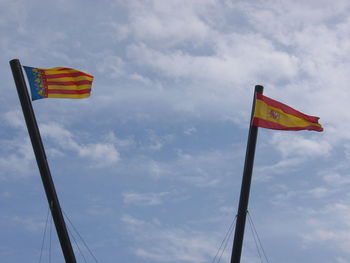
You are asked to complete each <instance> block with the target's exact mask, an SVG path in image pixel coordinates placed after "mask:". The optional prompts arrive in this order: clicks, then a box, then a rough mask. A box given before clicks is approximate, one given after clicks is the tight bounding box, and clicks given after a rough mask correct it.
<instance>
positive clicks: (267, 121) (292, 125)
mask: <svg viewBox="0 0 350 263" xmlns="http://www.w3.org/2000/svg"><path fill="white" fill-rule="evenodd" d="M318 120H319V118H318V117H314V116H310V115H306V114H304V113H301V112H300V111H297V110H295V109H293V108H291V107H289V106H287V105H285V104H283V103H281V102H278V101H275V100H273V99H270V98H268V97H266V96H264V95H262V94H260V93H257V94H256V100H255V110H254V117H253V125H255V126H258V127H262V128H267V129H273V130H289V131H299V130H312V131H319V132H321V131H323V128H322V126H321V125H320V124H319V123H318Z"/></svg>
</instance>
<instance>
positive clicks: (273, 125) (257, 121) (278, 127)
mask: <svg viewBox="0 0 350 263" xmlns="http://www.w3.org/2000/svg"><path fill="white" fill-rule="evenodd" d="M253 125H254V126H257V127H261V128H267V129H273V130H286V131H301V130H309V131H319V132H321V131H323V128H322V127H319V126H315V125H308V126H303V127H288V126H284V125H281V124H278V123H275V122H272V121H267V120H263V119H260V118H256V117H255V118H254V119H253Z"/></svg>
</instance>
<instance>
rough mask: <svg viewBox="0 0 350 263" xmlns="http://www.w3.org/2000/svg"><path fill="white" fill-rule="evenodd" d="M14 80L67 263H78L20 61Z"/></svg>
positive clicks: (14, 68)
mask: <svg viewBox="0 0 350 263" xmlns="http://www.w3.org/2000/svg"><path fill="white" fill-rule="evenodd" d="M10 65H11V69H12V74H13V78H14V80H15V84H16V88H17V93H18V97H19V100H20V102H21V106H22V111H23V115H24V118H25V121H26V124H27V129H28V133H29V136H30V140H31V142H32V146H33V150H34V154H35V158H36V162H37V164H38V167H39V171H40V175H41V180H42V182H43V185H44V188H45V192H46V197H47V201H48V202H49V207H50V210H51V214H52V217H53V220H54V223H55V226H56V231H57V235H58V238H59V240H60V244H61V248H62V251H63V255H64V258H65V261H66V263H76V259H75V255H74V251H73V248H72V244H71V242H70V239H69V236H68V232H67V228H66V224H65V222H64V218H63V215H62V211H61V207H60V204H59V201H58V198H57V194H56V190H55V186H54V184H53V180H52V177H51V173H50V169H49V165H48V163H47V159H46V154H45V150H44V145H43V143H42V140H41V136H40V132H39V128H38V124H37V122H36V119H35V115H34V111H33V107H32V103H31V101H30V98H29V95H28V90H27V85H26V83H25V80H24V76H23V71H22V67H21V64H20V62H19V60H18V59H13V60H11V61H10Z"/></svg>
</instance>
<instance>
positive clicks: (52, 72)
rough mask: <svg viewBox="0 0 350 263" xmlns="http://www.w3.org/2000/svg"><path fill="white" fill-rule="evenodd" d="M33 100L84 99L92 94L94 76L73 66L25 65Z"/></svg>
mask: <svg viewBox="0 0 350 263" xmlns="http://www.w3.org/2000/svg"><path fill="white" fill-rule="evenodd" d="M24 70H25V72H26V74H27V78H28V82H29V85H30V90H31V94H32V100H38V99H44V98H66V99H82V98H86V97H89V96H90V92H91V85H92V81H93V79H94V77H93V76H91V75H89V74H86V73H84V72H82V71H79V70H76V69H71V68H63V67H58V68H52V69H42V68H32V67H26V66H24Z"/></svg>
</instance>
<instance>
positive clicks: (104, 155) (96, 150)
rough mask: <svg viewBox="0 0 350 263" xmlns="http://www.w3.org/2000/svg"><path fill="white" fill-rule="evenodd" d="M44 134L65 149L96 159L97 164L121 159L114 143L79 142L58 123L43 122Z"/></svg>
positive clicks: (100, 164)
mask: <svg viewBox="0 0 350 263" xmlns="http://www.w3.org/2000/svg"><path fill="white" fill-rule="evenodd" d="M40 129H41V131H42V134H43V136H46V137H49V138H50V139H51V140H53V141H54V142H55V143H57V144H58V146H59V147H61V148H62V149H63V150H67V149H68V150H73V151H76V152H77V153H78V155H79V156H81V157H86V158H89V159H92V160H93V161H94V165H95V166H98V167H99V166H105V165H111V164H114V163H116V162H118V161H119V160H120V153H119V152H118V150H117V149H116V147H115V146H114V144H113V143H108V142H107V143H105V142H104V143H88V144H79V143H78V142H77V141H76V139H75V136H74V135H73V134H72V133H71V132H70V131H69V130H67V129H65V128H63V127H62V126H61V125H59V124H57V123H48V124H42V125H41V126H40Z"/></svg>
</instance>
